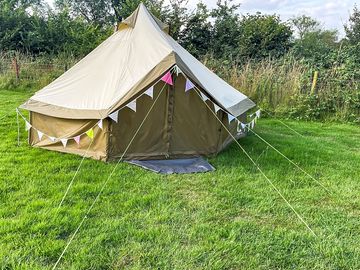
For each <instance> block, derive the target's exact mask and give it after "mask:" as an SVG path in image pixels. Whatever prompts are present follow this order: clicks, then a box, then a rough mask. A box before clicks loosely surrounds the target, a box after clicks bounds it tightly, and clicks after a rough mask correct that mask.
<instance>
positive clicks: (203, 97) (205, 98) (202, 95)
mask: <svg viewBox="0 0 360 270" xmlns="http://www.w3.org/2000/svg"><path fill="white" fill-rule="evenodd" d="M200 95H201V98H202V100H203V101H207V100H208V99H209V98H208V97H207V96H205V95H204V94H203V93H202V92H200Z"/></svg>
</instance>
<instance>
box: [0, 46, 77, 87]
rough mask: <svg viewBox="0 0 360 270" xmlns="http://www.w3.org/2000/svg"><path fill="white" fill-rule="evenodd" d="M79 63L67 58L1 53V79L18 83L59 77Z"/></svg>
mask: <svg viewBox="0 0 360 270" xmlns="http://www.w3.org/2000/svg"><path fill="white" fill-rule="evenodd" d="M76 62H77V59H76V58H74V57H72V56H71V55H70V56H69V55H67V56H53V57H52V56H48V55H47V56H37V57H34V56H31V55H26V54H20V53H17V52H0V77H5V76H6V77H7V78H8V79H9V78H10V79H15V80H16V81H18V82H19V81H21V80H22V81H25V80H26V81H36V80H39V79H40V78H41V77H43V76H46V75H49V76H50V77H54V76H59V75H60V74H62V73H63V72H65V71H67V70H68V69H69V68H70V67H72V66H73V65H74V64H75V63H76Z"/></svg>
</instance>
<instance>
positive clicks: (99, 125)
mask: <svg viewBox="0 0 360 270" xmlns="http://www.w3.org/2000/svg"><path fill="white" fill-rule="evenodd" d="M97 125H98V127H99V128H100V129H103V120H102V119H100V120H99V122H98V124H97Z"/></svg>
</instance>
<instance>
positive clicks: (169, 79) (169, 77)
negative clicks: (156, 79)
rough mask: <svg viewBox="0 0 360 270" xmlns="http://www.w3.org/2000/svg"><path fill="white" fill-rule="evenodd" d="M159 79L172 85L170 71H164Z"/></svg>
mask: <svg viewBox="0 0 360 270" xmlns="http://www.w3.org/2000/svg"><path fill="white" fill-rule="evenodd" d="M161 80H162V81H164V82H166V83H167V84H170V85H173V80H172V77H171V73H170V71H168V72H166V74H165V75H164V76H163V77H162V78H161Z"/></svg>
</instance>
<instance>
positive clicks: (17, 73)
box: [13, 57, 20, 81]
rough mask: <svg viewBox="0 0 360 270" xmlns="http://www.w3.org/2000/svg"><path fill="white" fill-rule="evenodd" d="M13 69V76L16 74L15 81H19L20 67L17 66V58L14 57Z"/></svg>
mask: <svg viewBox="0 0 360 270" xmlns="http://www.w3.org/2000/svg"><path fill="white" fill-rule="evenodd" d="M13 67H14V70H15V74H16V80H17V81H19V79H20V65H19V64H18V61H17V58H16V57H14V59H13Z"/></svg>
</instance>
